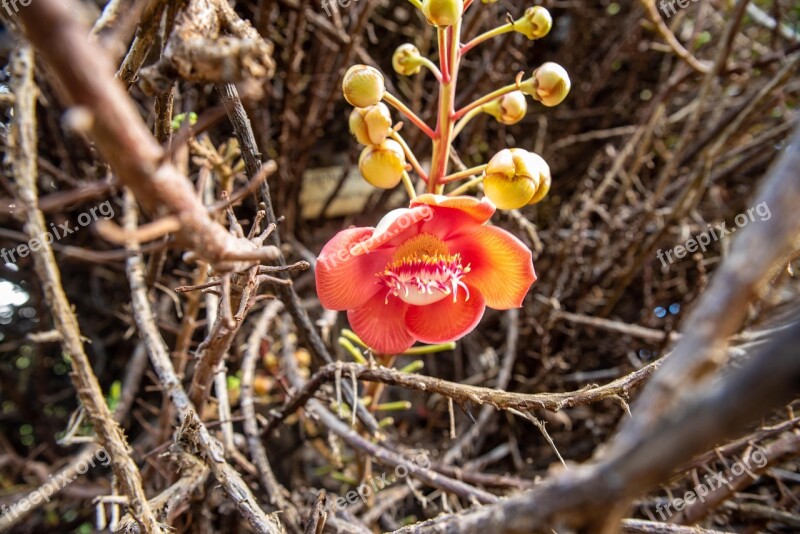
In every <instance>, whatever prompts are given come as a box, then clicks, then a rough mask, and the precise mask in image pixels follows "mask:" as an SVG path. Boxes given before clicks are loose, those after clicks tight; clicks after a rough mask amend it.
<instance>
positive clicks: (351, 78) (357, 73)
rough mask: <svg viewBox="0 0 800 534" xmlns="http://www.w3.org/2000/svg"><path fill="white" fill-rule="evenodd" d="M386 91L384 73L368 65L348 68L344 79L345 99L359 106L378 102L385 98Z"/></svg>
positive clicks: (362, 106)
mask: <svg viewBox="0 0 800 534" xmlns="http://www.w3.org/2000/svg"><path fill="white" fill-rule="evenodd" d="M385 91H386V88H385V87H384V84H383V74H381V73H380V71H379V70H378V69H376V68H375V67H370V66H368V65H353V66H352V67H350V68H349V69H348V70H347V72H346V73H345V75H344V80H343V81H342V93H344V98H345V100H347V101H348V102H349V103H350V104H351V105H353V106H355V107H357V108H365V107H368V106H373V105H375V104H377V103H378V102H380V101H381V98H383V93H384V92H385Z"/></svg>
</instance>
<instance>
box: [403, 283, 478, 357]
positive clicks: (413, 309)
mask: <svg viewBox="0 0 800 534" xmlns="http://www.w3.org/2000/svg"><path fill="white" fill-rule="evenodd" d="M465 297H466V295H465V294H464V292H463V290H462V289H460V290H459V292H458V301H456V302H453V299H452V298H451V297H447V298H445V299H443V300H440V301H439V302H434V303H433V304H428V305H427V306H409V307H408V312H407V313H406V324H407V325H408V331H409V332H410V333H411V335H413V336H414V337H416V338H417V339H419V340H420V341H423V342H425V343H447V342H448V341H455V340H456V339H459V338H462V337H464V336H465V335H467V334H469V333H470V332H471V331H472V329H473V328H475V326H476V325H477V324H478V322H479V321H480V320H481V317H483V312H484V311H485V310H486V304H485V302H484V300H483V297H482V296H481V294H480V293H479V292H478V291H477V290H473V289H472V288H470V296H469V300H465Z"/></svg>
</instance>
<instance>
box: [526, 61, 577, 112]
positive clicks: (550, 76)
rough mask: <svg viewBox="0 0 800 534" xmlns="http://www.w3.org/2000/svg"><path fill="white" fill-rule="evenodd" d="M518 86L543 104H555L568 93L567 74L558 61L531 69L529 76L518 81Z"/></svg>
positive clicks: (568, 82) (549, 105)
mask: <svg viewBox="0 0 800 534" xmlns="http://www.w3.org/2000/svg"><path fill="white" fill-rule="evenodd" d="M519 88H520V90H521V91H522V92H523V93H525V94H526V95H531V96H532V97H533V98H534V99H535V100H538V101H539V102H541V103H542V104H544V105H545V106H548V107H553V106H557V105H558V104H560V103H561V102H563V101H564V99H565V98H566V97H567V94H568V93H569V89H570V81H569V75H568V74H567V71H566V70H564V67H562V66H561V65H559V64H558V63H552V62H547V63H544V64H543V65H542V66H541V67H539V68H538V69H536V70H535V71H533V75H532V76H531V77H530V78H528V79H527V80H525V81H523V82H522V83H520V84H519Z"/></svg>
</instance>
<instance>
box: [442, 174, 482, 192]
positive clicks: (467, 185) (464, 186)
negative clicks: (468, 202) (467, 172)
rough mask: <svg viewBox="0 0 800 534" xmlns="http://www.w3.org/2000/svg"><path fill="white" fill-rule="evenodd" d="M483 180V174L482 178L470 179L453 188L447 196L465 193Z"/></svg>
mask: <svg viewBox="0 0 800 534" xmlns="http://www.w3.org/2000/svg"><path fill="white" fill-rule="evenodd" d="M482 181H483V176H481V177H480V178H475V179H474V180H470V181H469V182H467V183H465V184H462V185H460V186H458V187H456V188H455V189H453V190H452V191H450V192H449V193H447V196H449V197H457V196H458V195H463V194H464V193H466V192H467V191H469V190H470V189H472V188H473V187H475V186H476V185H478V184H479V183H481V182H482Z"/></svg>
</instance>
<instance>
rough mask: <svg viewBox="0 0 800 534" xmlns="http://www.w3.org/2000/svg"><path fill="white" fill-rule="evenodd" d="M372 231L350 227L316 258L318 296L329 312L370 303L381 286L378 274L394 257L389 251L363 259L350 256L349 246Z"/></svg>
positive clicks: (365, 256)
mask: <svg viewBox="0 0 800 534" xmlns="http://www.w3.org/2000/svg"><path fill="white" fill-rule="evenodd" d="M372 232H373V229H372V228H350V229H348V230H343V231H341V232H339V233H338V234H336V235H335V236H333V239H331V240H330V241H328V243H327V244H326V245H325V247H324V248H323V249H322V252H320V255H319V258H318V259H317V267H316V279H317V295H319V301H320V303H322V306H323V307H325V308H327V309H329V310H350V309H353V308H357V307H359V306H361V305H362V304H364V303H365V302H367V300H369V299H370V297H372V296H373V295H375V294H376V293H377V292H378V291H379V290H380V289H381V286H380V285H379V284H378V283H377V282H378V279H377V278H376V277H375V274H376V273H378V272H382V271H383V269H384V268H385V267H386V264H387V263H388V262H389V260H390V259H391V257H392V252H391V251H390V250H379V251H376V252H373V253H371V254H365V255H363V256H353V255H352V254H350V247H352V246H353V245H354V244H356V243H358V242H359V241H361V240H363V239H365V238H368V237H369V236H371V235H372Z"/></svg>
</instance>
